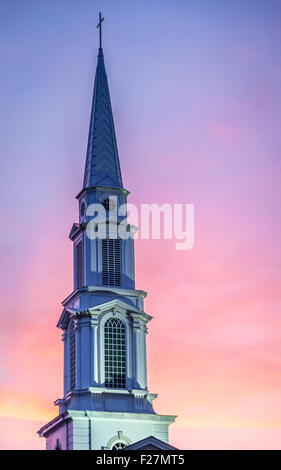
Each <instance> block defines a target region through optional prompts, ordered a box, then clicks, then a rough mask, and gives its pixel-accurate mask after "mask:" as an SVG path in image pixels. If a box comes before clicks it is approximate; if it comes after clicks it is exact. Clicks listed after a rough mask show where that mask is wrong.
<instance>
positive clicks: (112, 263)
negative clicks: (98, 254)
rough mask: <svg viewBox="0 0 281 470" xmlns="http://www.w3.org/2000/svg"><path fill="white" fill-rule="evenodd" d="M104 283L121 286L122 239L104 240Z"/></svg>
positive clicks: (105, 284)
mask: <svg viewBox="0 0 281 470" xmlns="http://www.w3.org/2000/svg"><path fill="white" fill-rule="evenodd" d="M102 283H103V285H104V286H120V240H118V239H115V240H111V239H109V238H105V239H103V240H102Z"/></svg>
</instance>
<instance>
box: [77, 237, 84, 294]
mask: <svg viewBox="0 0 281 470" xmlns="http://www.w3.org/2000/svg"><path fill="white" fill-rule="evenodd" d="M76 285H77V288H78V289H79V287H82V286H83V242H82V240H81V241H80V242H79V243H77V245H76Z"/></svg>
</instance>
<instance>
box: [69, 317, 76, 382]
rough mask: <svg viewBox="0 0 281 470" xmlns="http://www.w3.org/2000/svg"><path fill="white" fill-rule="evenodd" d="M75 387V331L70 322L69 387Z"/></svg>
mask: <svg viewBox="0 0 281 470" xmlns="http://www.w3.org/2000/svg"><path fill="white" fill-rule="evenodd" d="M75 387H76V331H75V329H74V322H73V321H72V323H71V330H70V388H71V390H74V388H75Z"/></svg>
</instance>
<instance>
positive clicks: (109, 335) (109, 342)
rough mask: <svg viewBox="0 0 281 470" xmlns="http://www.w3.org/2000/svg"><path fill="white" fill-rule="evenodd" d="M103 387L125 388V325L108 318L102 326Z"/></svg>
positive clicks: (117, 320) (118, 320)
mask: <svg viewBox="0 0 281 470" xmlns="http://www.w3.org/2000/svg"><path fill="white" fill-rule="evenodd" d="M104 357H105V364H104V372H105V386H106V387H108V388H126V338H125V325H124V323H123V322H122V321H121V320H120V319H119V318H109V319H108V320H107V321H106V322H105V325H104Z"/></svg>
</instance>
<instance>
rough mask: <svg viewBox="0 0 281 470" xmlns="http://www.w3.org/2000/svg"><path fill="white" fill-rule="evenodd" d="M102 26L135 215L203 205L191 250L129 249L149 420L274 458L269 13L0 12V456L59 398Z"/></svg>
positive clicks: (207, 442)
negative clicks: (140, 315) (141, 295)
mask: <svg viewBox="0 0 281 470" xmlns="http://www.w3.org/2000/svg"><path fill="white" fill-rule="evenodd" d="M99 11H102V13H103V16H104V17H105V21H104V40H103V47H104V54H105V63H106V69H107V74H108V79H109V86H110V92H111V98H112V107H113V113H114V119H115V128H116V133H117V139H118V147H119V155H120V162H121V168H122V175H123V182H124V185H125V187H126V188H127V189H128V190H130V191H131V195H130V197H129V202H131V203H134V204H140V203H152V202H156V203H159V204H160V203H164V202H168V203H191V204H194V205H195V243H194V248H193V249H192V250H190V251H176V250H175V244H174V241H171V240H137V242H136V287H137V288H139V289H143V290H146V291H148V297H147V299H146V303H145V311H146V312H147V313H148V314H150V315H152V316H153V320H152V322H151V323H150V324H149V335H148V337H147V341H148V369H149V377H148V378H149V389H150V390H151V392H153V393H158V394H159V397H158V399H157V400H156V401H155V402H154V403H155V409H156V411H157V412H158V413H164V414H176V415H178V418H177V420H176V422H175V424H173V425H172V426H171V428H170V443H171V444H172V445H174V446H175V447H178V448H181V449H281V373H280V371H281V314H280V306H281V305H280V292H281V275H280V261H281V255H280V253H281V250H280V248H281V246H280V245H281V243H280V240H281V233H280V232H281V226H280V196H281V194H280V193H281V190H280V187H281V184H280V170H281V168H280V166H281V164H280V147H281V134H280V119H281V91H280V90H281V57H280V53H279V49H280V42H281V29H280V20H281V4H280V1H279V0H268V1H266V2H265V1H264V0H228V1H227V2H225V1H224V0H173V1H172V0H169V1H167V0H149V1H148V0H146V1H144V0H134V1H133V2H132V1H129V0H122V1H121V0H103V1H95V0H79V1H77V0H24V1H22V0H9V1H4V0H1V1H0V59H1V72H0V102H1V107H0V155H1V159H0V165H1V168H0V178H1V184H0V207H1V221H2V230H1V237H0V257H1V267H2V270H1V272H2V275H1V284H0V289H1V307H2V308H1V330H0V357H1V361H0V381H1V387H0V428H1V431H0V448H1V449H43V448H44V445H45V443H44V440H43V439H39V437H38V436H37V434H36V431H37V430H38V429H39V428H40V427H41V426H42V425H43V424H44V423H46V422H47V421H48V420H50V419H52V418H54V417H55V416H56V414H57V409H56V407H54V405H53V402H54V401H55V400H56V399H57V398H59V397H61V396H62V343H61V331H59V330H58V329H57V328H56V323H57V320H58V318H59V315H60V313H61V310H62V307H61V301H62V300H63V299H64V298H65V297H66V296H67V295H68V294H69V293H70V292H71V290H72V277H73V276H72V244H71V242H70V240H68V234H69V231H70V228H71V226H72V223H73V222H76V221H77V219H78V207H77V201H76V200H75V196H76V194H77V193H78V192H79V191H80V189H81V188H82V179H83V169H84V162H85V155H86V144H87V133H88V128H89V118H90V107H91V97H92V90H93V81H94V73H95V66H96V57H97V48H98V33H97V29H96V24H97V17H98V13H99Z"/></svg>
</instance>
